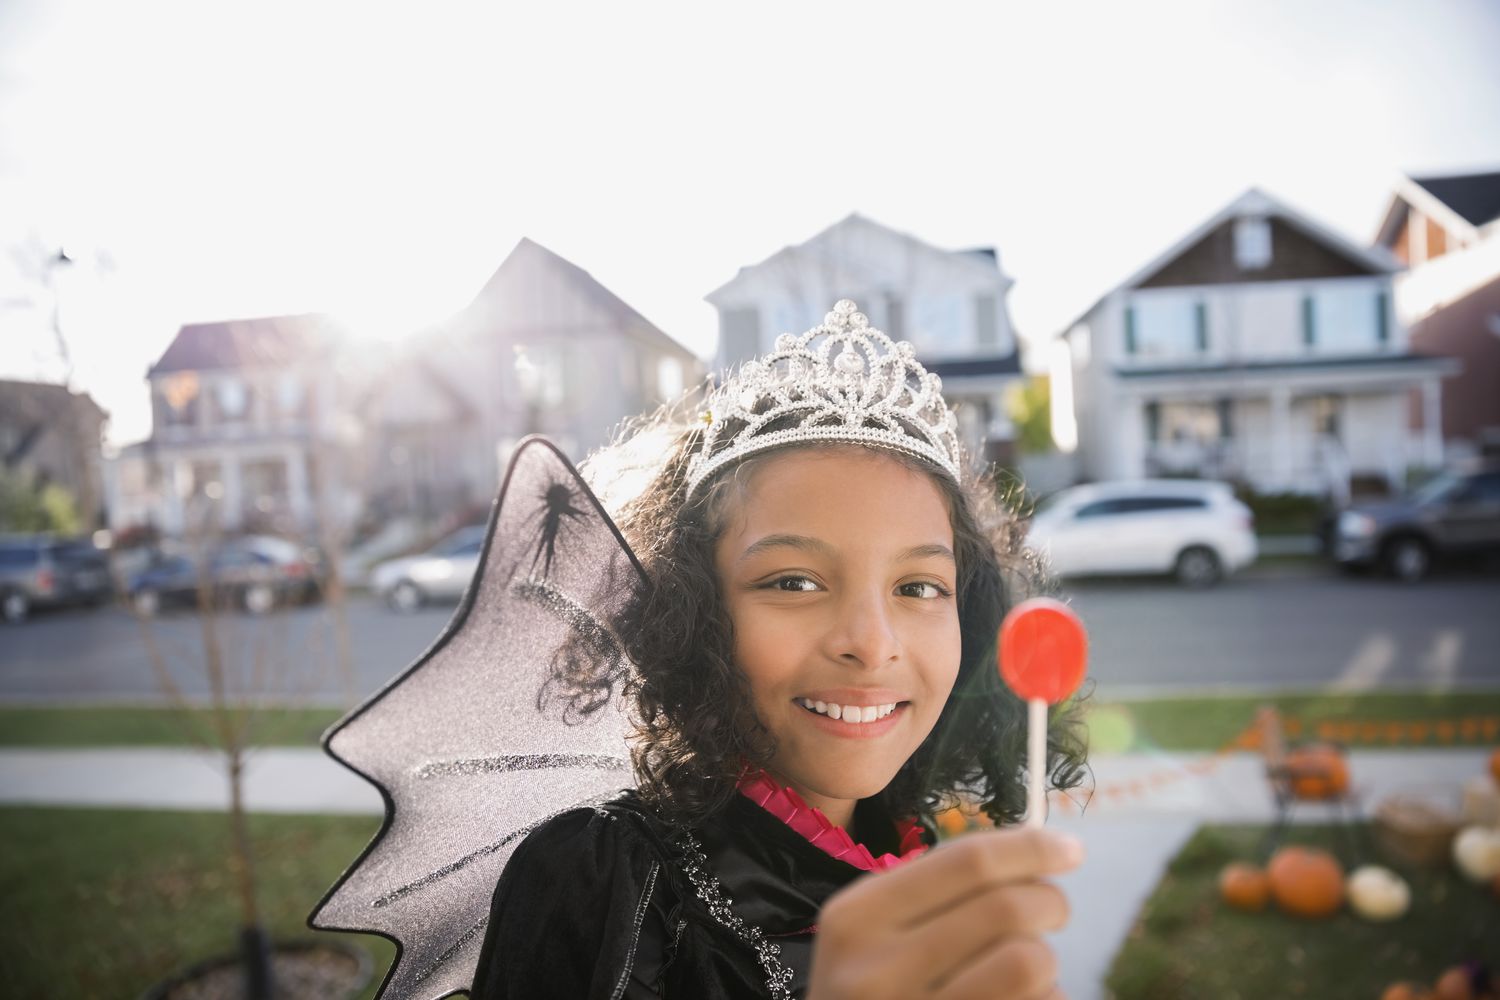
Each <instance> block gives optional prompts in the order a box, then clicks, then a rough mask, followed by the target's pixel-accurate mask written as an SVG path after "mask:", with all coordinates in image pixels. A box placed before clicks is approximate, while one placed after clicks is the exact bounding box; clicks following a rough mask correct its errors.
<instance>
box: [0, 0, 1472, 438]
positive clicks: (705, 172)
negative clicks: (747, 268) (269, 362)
mask: <svg viewBox="0 0 1500 1000" xmlns="http://www.w3.org/2000/svg"><path fill="white" fill-rule="evenodd" d="M919 10H920V13H918V11H919ZM1496 52H1500V4H1496V3H1494V2H1493V0H1429V2H1422V3H1414V2H1408V0H1320V2H1318V3H1307V2H1305V0H1243V2H1238V3H1230V2H1217V0H1184V2H1175V3H1167V2H1141V3H1113V2H1111V3H1104V2H1100V3H1042V2H1036V3H1029V4H1020V3H986V4H978V3H943V2H932V0H929V2H927V3H924V4H922V5H920V6H918V5H914V4H910V3H900V4H883V3H872V2H862V3H841V2H819V3H806V2H791V3H783V2H760V3H756V4H738V5H734V6H733V7H730V6H728V5H720V4H708V3H701V2H696V3H677V4H667V3H658V4H622V3H618V2H615V3H600V4H596V5H579V4H570V3H561V2H559V3H533V4H524V5H523V4H501V3H495V2H484V3H474V4H454V3H441V2H429V3H422V4H410V3H407V4H379V3H371V2H368V0H366V2H359V3H328V2H314V0H294V2H290V3H282V2H258V3H255V4H244V3H237V4H225V3H212V2H204V0H135V2H132V3H116V2H84V0H3V2H0V374H4V375H10V376H21V377H53V378H55V377H57V376H58V374H59V373H60V371H61V367H60V366H59V364H58V361H57V351H56V345H55V340H54V338H53V336H52V332H51V308H52V306H51V303H52V301H53V300H52V298H51V294H52V293H51V292H50V291H49V290H48V285H47V278H46V275H47V269H46V267H45V265H44V264H43V263H41V262H43V261H45V260H46V259H47V258H48V257H49V255H51V254H55V252H56V250H57V248H58V247H59V246H66V247H67V249H68V252H69V254H70V255H72V256H74V257H76V258H77V261H78V262H77V263H76V264H75V265H74V266H72V267H69V268H67V269H66V270H62V271H57V272H56V273H55V278H56V285H57V290H58V292H59V293H60V295H61V300H62V303H63V305H62V317H63V327H64V330H65V332H66V334H67V341H68V343H69V345H70V347H71V350H72V354H73V358H74V383H75V386H77V387H80V388H85V389H88V390H89V391H90V392H92V393H94V395H95V397H96V398H97V399H98V400H99V401H100V402H101V403H102V404H103V405H104V406H105V407H106V409H108V410H110V411H111V413H112V415H113V417H112V427H111V436H112V438H113V440H115V441H116V442H125V441H130V440H136V439H139V438H141V437H143V436H145V435H146V434H147V433H148V432H149V413H148V407H147V402H146V388H145V382H144V374H145V371H146V368H147V366H148V365H149V364H150V363H151V362H152V361H154V360H155V359H156V357H158V356H159V355H160V353H161V351H162V350H163V349H164V348H165V346H166V344H167V342H168V341H170V339H171V338H172V335H173V334H174V333H175V332H176V329H177V327H178V325H180V324H181V323H184V322H191V321H199V320H210V319H222V318H231V317H235V316H248V315H262V314H275V313H283V312H293V311H302V310H326V311H330V312H335V313H339V314H341V315H344V316H346V317H348V318H349V319H350V320H351V321H353V322H355V323H356V324H357V325H358V326H359V327H360V329H362V330H364V331H365V332H367V333H369V334H370V335H372V336H387V337H389V336H395V335H398V334H401V333H403V332H408V331H410V330H411V329H412V328H414V327H416V326H419V325H421V324H422V323H424V322H430V321H434V320H437V319H440V318H442V317H443V316H445V315H447V314H449V313H451V312H453V311H454V310H456V309H458V308H460V307H461V306H462V305H464V304H465V303H466V302H467V301H468V299H469V298H470V297H472V295H473V294H474V293H475V292H476V291H477V290H478V289H479V287H480V285H482V284H483V282H484V280H485V279H486V278H487V277H488V276H489V274H490V273H491V272H492V271H493V270H494V269H495V268H496V267H497V266H498V265H499V263H500V261H501V260H502V259H504V257H505V255H506V253H507V252H509V250H510V248H511V247H512V246H513V245H514V244H515V242H516V241H517V240H518V239H519V238H521V237H522V236H529V237H531V238H532V239H534V240H536V241H537V242H539V243H542V244H543V245H545V246H547V247H549V248H551V249H552V250H554V251H556V252H558V253H560V254H562V255H563V256H565V257H567V258H568V259H570V260H572V261H573V262H574V263H576V264H578V265H579V266H581V267H583V268H584V269H586V270H588V271H590V272H592V273H593V275H594V276H595V277H596V278H598V279H599V280H601V281H602V282H603V283H604V284H605V285H606V286H608V287H609V288H611V289H612V290H613V291H614V292H616V293H617V294H618V295H620V296H621V297H622V298H624V299H625V300H626V301H627V302H629V303H630V304H631V305H633V306H635V307H636V308H637V309H639V310H640V311H641V312H642V313H644V314H645V315H646V316H647V317H648V318H650V319H651V320H653V321H654V322H655V323H657V324H658V325H659V326H661V327H662V328H663V329H664V330H666V331H667V332H668V333H670V334H672V335H673V336H675V337H677V338H678V339H680V340H682V341H683V342H684V343H686V344H687V345H688V346H690V347H692V348H693V349H694V350H696V351H698V352H699V353H700V354H707V353H708V352H710V351H711V350H712V348H713V342H714V336H715V318H714V314H713V311H712V309H711V308H710V307H709V306H707V305H706V304H705V303H704V302H703V301H702V296H703V295H704V294H706V293H707V292H709V291H711V290H712V289H713V288H715V287H717V286H718V285H720V284H722V283H723V282H724V281H727V280H728V279H729V278H731V277H732V276H733V275H734V273H735V271H736V269H737V268H739V267H740V266H742V265H746V264H752V263H755V262H757V261H759V260H762V259H764V258H765V257H766V256H768V255H770V254H771V253H773V252H775V251H776V250H778V249H780V248H781V247H783V246H785V245H787V244H791V243H798V242H801V241H802V240H805V239H807V238H808V237H809V236H811V235H813V234H814V233H816V232H817V231H819V230H820V229H822V228H824V227H825V226H827V225H829V224H831V223H833V222H835V221H837V220H838V219H840V218H842V217H843V216H844V215H846V214H847V213H849V212H850V211H859V212H861V213H863V214H865V215H867V216H869V217H870V218H873V219H875V220H877V221H879V222H882V223H885V224H887V225H890V226H893V227H895V228H897V229H900V230H904V231H906V232H909V233H912V234H913V235H915V236H917V237H919V238H921V239H923V240H926V241H928V242H930V243H933V244H936V245H938V246H943V247H955V248H958V247H968V246H976V245H993V246H995V247H997V248H998V249H999V251H1000V254H1001V262H1002V266H1003V267H1004V268H1005V270H1006V271H1007V272H1008V273H1009V274H1010V275H1011V276H1012V277H1014V278H1015V279H1016V285H1015V289H1014V291H1013V293H1012V297H1011V310H1012V315H1013V316H1014V318H1015V320H1016V323H1017V326H1018V327H1019V328H1020V330H1021V333H1022V335H1023V336H1024V337H1027V338H1029V339H1037V338H1043V337H1046V336H1048V335H1051V334H1053V333H1055V332H1057V331H1058V330H1059V328H1061V327H1062V326H1063V324H1065V323H1066V322H1067V321H1068V320H1069V319H1071V318H1072V317H1073V316H1074V315H1075V314H1076V313H1078V312H1080V311H1081V310H1082V309H1083V308H1084V307H1085V306H1087V305H1088V304H1089V303H1090V302H1091V301H1092V300H1093V299H1094V298H1095V297H1097V296H1098V295H1099V294H1101V293H1102V292H1104V291H1106V290H1107V289H1108V288H1109V287H1111V286H1112V285H1113V284H1114V283H1115V282H1117V281H1119V280H1120V279H1122V278H1124V277H1125V276H1126V275H1127V274H1129V273H1130V272H1131V271H1133V270H1134V269H1135V268H1137V267H1139V266H1140V265H1142V264H1144V263H1145V262H1146V261H1147V260H1148V259H1149V258H1150V257H1152V256H1154V255H1155V254H1156V253H1158V252H1160V251H1161V250H1162V249H1164V248H1165V247H1166V246H1168V245H1170V244H1171V243H1172V242H1173V241H1174V240H1175V239H1177V238H1178V237H1179V236H1181V235H1182V234H1183V233H1184V232H1185V231H1186V230H1188V229H1190V228H1191V227H1192V226H1194V225H1196V224H1197V223H1199V222H1201V221H1202V220H1203V219H1204V218H1205V217H1207V216H1208V215H1209V214H1211V213H1212V212H1214V211H1216V210H1217V209H1219V208H1220V207H1222V205H1223V204H1224V203H1226V202H1228V201H1229V200H1230V199H1232V198H1233V197H1235V196H1236V195H1237V194H1239V193H1240V192H1241V191H1243V190H1244V189H1245V188H1246V187H1249V186H1251V185H1259V186H1261V187H1263V188H1265V189H1266V190H1268V191H1269V192H1271V193H1273V194H1275V195H1278V196H1280V197H1283V198H1285V199H1287V200H1288V201H1290V202H1291V203H1292V204H1293V205H1296V206H1298V207H1300V208H1302V209H1304V210H1306V211H1308V212H1310V213H1311V214H1313V215H1314V216H1316V217H1317V218H1319V219H1321V220H1323V221H1324V222H1326V223H1328V224H1330V225H1332V226H1333V227H1334V228H1336V229H1338V230H1340V231H1342V232H1344V233H1345V234H1347V235H1348V236H1350V237H1351V238H1354V239H1358V240H1360V241H1368V240H1369V239H1370V238H1371V237H1372V236H1373V233H1374V230H1375V227H1376V225H1377V223H1378V222H1379V219H1380V216H1381V214H1382V212H1383V211H1384V208H1385V204H1386V198H1387V196H1388V194H1389V191H1390V189H1391V184H1392V182H1393V180H1394V179H1395V178H1396V177H1397V176H1398V175H1399V173H1401V172H1403V171H1405V172H1410V173H1416V174H1421V173H1424V172H1457V171H1463V170H1470V169H1482V168H1494V167H1496V166H1500V62H1497V60H1496V58H1495V53H1496Z"/></svg>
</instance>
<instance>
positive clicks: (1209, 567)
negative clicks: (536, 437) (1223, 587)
mask: <svg viewBox="0 0 1500 1000" xmlns="http://www.w3.org/2000/svg"><path fill="white" fill-rule="evenodd" d="M1223 575H1224V570H1223V567H1221V566H1220V565H1219V557H1218V555H1217V554H1215V552H1214V550H1213V549H1210V548H1205V547H1204V546H1202V545H1194V546H1193V547H1192V548H1190V549H1184V550H1183V551H1182V554H1181V555H1179V556H1178V557H1177V568H1176V576H1177V582H1178V583H1180V584H1182V585H1183V586H1184V587H1192V588H1193V589H1194V590H1200V589H1202V588H1204V587H1212V586H1213V585H1214V584H1216V583H1218V582H1219V580H1220V578H1221V577H1223Z"/></svg>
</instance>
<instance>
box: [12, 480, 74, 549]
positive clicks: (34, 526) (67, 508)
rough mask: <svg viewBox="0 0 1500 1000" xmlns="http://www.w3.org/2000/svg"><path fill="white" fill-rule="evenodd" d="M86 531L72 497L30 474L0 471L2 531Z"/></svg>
mask: <svg viewBox="0 0 1500 1000" xmlns="http://www.w3.org/2000/svg"><path fill="white" fill-rule="evenodd" d="M82 528H83V518H81V517H79V516H78V505H77V504H76V503H75V502H74V500H73V495H72V494H71V493H69V492H68V491H67V490H65V489H63V488H62V487H61V486H58V485H57V484H55V483H44V482H42V481H41V480H39V479H38V478H37V477H36V476H34V475H32V474H31V473H29V472H26V471H24V470H19V469H0V531H15V532H23V533H31V532H41V531H50V532H54V533H56V534H59V535H76V534H78V533H79V531H81V530H82Z"/></svg>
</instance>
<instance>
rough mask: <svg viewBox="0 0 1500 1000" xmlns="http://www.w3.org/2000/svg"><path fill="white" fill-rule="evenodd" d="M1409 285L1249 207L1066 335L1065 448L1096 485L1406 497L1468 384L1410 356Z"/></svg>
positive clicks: (1241, 202)
mask: <svg viewBox="0 0 1500 1000" xmlns="http://www.w3.org/2000/svg"><path fill="white" fill-rule="evenodd" d="M1399 269H1400V263H1399V261H1397V260H1396V259H1395V258H1394V257H1392V256H1391V255H1390V254H1389V253H1387V252H1385V251H1384V250H1382V249H1379V248H1368V247H1364V246H1360V245H1358V244H1356V243H1354V242H1352V241H1350V240H1348V239H1346V238H1344V237H1343V236H1341V235H1340V234H1338V233H1336V232H1334V231H1332V230H1330V229H1328V228H1327V227H1325V226H1323V225H1322V224H1320V223H1319V222H1317V221H1316V220H1314V219H1312V218H1311V217H1309V216H1307V215H1305V214H1304V213H1302V212H1300V211H1298V210H1296V209H1294V208H1292V207H1290V206H1288V205H1287V204H1285V203H1284V202H1281V201H1279V200H1278V199H1275V198H1272V197H1271V196H1269V195H1267V194H1265V193H1263V192H1261V191H1259V190H1255V189H1251V190H1250V191H1247V192H1246V193H1245V194H1243V195H1241V196H1240V197H1239V198H1237V199H1235V200H1234V201H1233V202H1231V203H1230V204H1229V205H1227V206H1225V207H1224V208H1223V209H1222V210H1221V211H1219V212H1217V213H1216V214H1214V215H1213V216H1212V217H1211V218H1209V219H1207V220H1206V221H1205V222H1203V223H1202V224H1201V225H1200V226H1198V227H1197V228H1195V229H1194V230H1193V231H1192V232H1190V233H1188V234H1187V235H1186V236H1184V237H1183V238H1182V239H1180V240H1179V241H1178V242H1177V243H1176V244H1174V245H1173V246H1172V247H1170V248H1169V249H1168V250H1166V251H1165V252H1163V253H1162V254H1160V255H1159V256H1158V257H1156V258H1155V259H1153V260H1152V261H1150V262H1149V263H1147V264H1146V265H1145V266H1143V267H1141V268H1140V269H1139V270H1137V271H1136V272H1135V273H1134V274H1133V275H1131V276H1130V277H1129V278H1128V279H1127V280H1126V281H1124V282H1123V283H1121V284H1120V285H1119V286H1118V287H1117V288H1115V289H1113V290H1112V291H1110V292H1109V293H1107V294H1106V295H1104V296H1103V297H1102V298H1100V299H1099V300H1098V301H1097V302H1096V303H1094V305H1093V306H1091V307H1090V308H1089V309H1088V310H1087V311H1086V312H1085V313H1084V314H1083V315H1082V316H1081V317H1079V318H1078V320H1077V321H1075V322H1074V323H1072V324H1071V325H1070V326H1069V327H1068V328H1067V329H1066V330H1064V331H1063V332H1062V334H1061V344H1062V345H1065V347H1064V348H1063V349H1059V350H1055V351H1054V352H1053V354H1052V359H1051V360H1052V376H1053V385H1054V395H1053V398H1054V401H1055V402H1056V404H1057V405H1062V406H1067V407H1068V408H1067V411H1066V412H1060V413H1059V412H1054V422H1053V426H1054V434H1055V435H1056V436H1057V438H1058V443H1059V446H1060V447H1063V448H1065V449H1068V448H1076V450H1077V457H1078V464H1079V470H1080V474H1081V476H1082V478H1084V479H1087V480H1107V479H1129V478H1137V477H1142V476H1202V477H1207V478H1215V479H1228V480H1233V481H1237V482H1242V483H1245V484H1247V485H1249V486H1250V487H1252V488H1254V489H1256V490H1258V491H1261V492H1268V493H1280V492H1296V493H1304V494H1316V495H1323V496H1328V497H1331V498H1332V499H1333V500H1334V501H1336V502H1345V501H1347V500H1348V497H1349V494H1350V489H1351V483H1353V482H1355V481H1357V480H1362V479H1364V478H1366V477H1373V478H1375V479H1378V480H1380V481H1383V482H1384V483H1386V484H1388V485H1389V486H1391V487H1397V486H1400V485H1401V484H1403V483H1404V481H1405V477H1406V473H1407V470H1408V469H1410V468H1411V467H1413V466H1434V465H1437V464H1439V463H1440V462H1441V461H1442V452H1443V448H1442V434H1441V426H1440V421H1439V415H1440V413H1441V407H1442V392H1443V379H1444V378H1445V377H1448V376H1450V375H1452V374H1454V373H1455V372H1456V371H1457V369H1458V366H1457V364H1456V363H1455V362H1454V361H1452V360H1450V359H1446V358H1440V357H1432V356H1427V355H1423V354H1420V353H1417V352H1414V351H1413V350H1412V348H1411V345H1410V343H1409V341H1408V337H1407V331H1406V327H1405V326H1403V325H1402V324H1401V323H1400V322H1399V320H1398V318H1397V316H1396V314H1395V311H1394V307H1393V301H1392V277H1393V275H1394V274H1395V273H1396V272H1397V271H1398V270H1399ZM1413 393H1415V394H1416V395H1417V397H1418V398H1419V399H1420V400H1421V409H1422V420H1421V422H1420V425H1419V427H1418V428H1417V430H1416V431H1415V432H1414V433H1413V432H1411V431H1410V429H1409V426H1408V420H1407V405H1408V397H1409V396H1410V395H1412V394H1413ZM1069 403H1070V404H1071V405H1070V406H1069V405H1068V404H1069Z"/></svg>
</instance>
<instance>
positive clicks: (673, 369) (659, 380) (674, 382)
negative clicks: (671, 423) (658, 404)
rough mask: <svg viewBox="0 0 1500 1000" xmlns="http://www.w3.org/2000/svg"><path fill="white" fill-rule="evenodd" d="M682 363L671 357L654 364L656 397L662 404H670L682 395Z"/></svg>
mask: <svg viewBox="0 0 1500 1000" xmlns="http://www.w3.org/2000/svg"><path fill="white" fill-rule="evenodd" d="M682 375H683V372H682V362H681V361H679V360H677V359H676V358H672V357H663V358H662V359H661V360H659V361H657V362H656V395H657V397H658V398H659V399H661V400H662V402H671V401H672V400H674V399H676V398H677V397H678V396H680V395H682V381H683V378H682Z"/></svg>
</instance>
